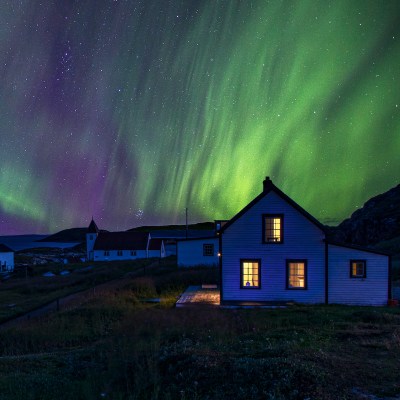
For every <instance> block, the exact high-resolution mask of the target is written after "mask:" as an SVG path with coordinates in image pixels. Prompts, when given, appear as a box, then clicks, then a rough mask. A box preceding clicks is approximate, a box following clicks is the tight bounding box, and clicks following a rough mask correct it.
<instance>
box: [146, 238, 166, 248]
mask: <svg viewBox="0 0 400 400" xmlns="http://www.w3.org/2000/svg"><path fill="white" fill-rule="evenodd" d="M162 242H163V240H162V239H151V240H150V245H149V250H161V244H162Z"/></svg>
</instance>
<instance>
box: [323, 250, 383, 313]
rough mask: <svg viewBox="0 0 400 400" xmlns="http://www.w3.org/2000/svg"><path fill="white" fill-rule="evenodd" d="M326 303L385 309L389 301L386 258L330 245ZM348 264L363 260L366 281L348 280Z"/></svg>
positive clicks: (364, 279)
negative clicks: (383, 307)
mask: <svg viewBox="0 0 400 400" xmlns="http://www.w3.org/2000/svg"><path fill="white" fill-rule="evenodd" d="M328 260H329V273H328V275H329V290H328V297H329V303H338V304H354V305H375V306H376V305H385V304H387V301H388V268H389V260H388V256H384V255H380V254H375V253H370V252H366V251H361V250H355V249H350V248H346V247H341V246H334V245H329V247H328ZM350 260H366V271H367V277H366V278H350Z"/></svg>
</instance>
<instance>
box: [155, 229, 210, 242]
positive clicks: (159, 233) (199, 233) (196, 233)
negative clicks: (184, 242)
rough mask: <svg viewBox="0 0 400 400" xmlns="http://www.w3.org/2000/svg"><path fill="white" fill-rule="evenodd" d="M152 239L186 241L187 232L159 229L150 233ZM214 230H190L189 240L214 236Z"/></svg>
mask: <svg viewBox="0 0 400 400" xmlns="http://www.w3.org/2000/svg"><path fill="white" fill-rule="evenodd" d="M150 233H151V237H152V238H157V239H177V240H178V239H186V231H185V230H182V229H181V230H179V229H165V230H163V229H158V230H154V231H150ZM213 235H214V230H202V229H189V230H188V232H187V237H188V238H197V237H203V236H213Z"/></svg>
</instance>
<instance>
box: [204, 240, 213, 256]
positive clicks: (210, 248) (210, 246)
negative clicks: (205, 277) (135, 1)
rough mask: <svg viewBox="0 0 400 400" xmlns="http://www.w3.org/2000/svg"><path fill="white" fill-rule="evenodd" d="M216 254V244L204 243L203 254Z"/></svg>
mask: <svg viewBox="0 0 400 400" xmlns="http://www.w3.org/2000/svg"><path fill="white" fill-rule="evenodd" d="M213 255H214V245H213V244H208V243H206V244H203V256H213Z"/></svg>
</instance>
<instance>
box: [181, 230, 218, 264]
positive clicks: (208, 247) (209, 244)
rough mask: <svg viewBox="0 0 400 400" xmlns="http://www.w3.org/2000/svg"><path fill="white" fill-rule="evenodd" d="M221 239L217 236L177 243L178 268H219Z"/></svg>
mask: <svg viewBox="0 0 400 400" xmlns="http://www.w3.org/2000/svg"><path fill="white" fill-rule="evenodd" d="M218 241H219V238H218V237H216V236H210V237H202V238H192V239H187V240H184V239H182V240H178V241H177V263H178V267H194V266H200V265H202V266H203V265H204V266H210V267H217V266H218V252H219V243H218Z"/></svg>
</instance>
